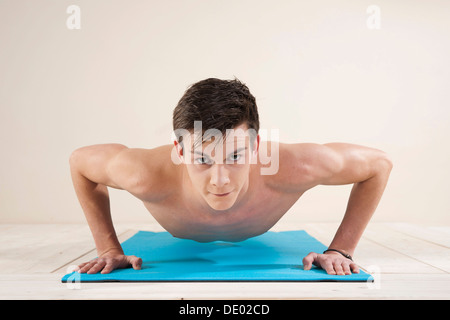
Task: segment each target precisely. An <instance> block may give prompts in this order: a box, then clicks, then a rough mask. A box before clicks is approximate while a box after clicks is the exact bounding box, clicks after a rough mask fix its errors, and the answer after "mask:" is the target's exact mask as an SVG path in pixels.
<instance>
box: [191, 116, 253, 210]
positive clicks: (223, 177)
mask: <svg viewBox="0 0 450 320" xmlns="http://www.w3.org/2000/svg"><path fill="white" fill-rule="evenodd" d="M246 129H247V126H246V125H241V126H238V127H236V128H234V131H233V134H231V135H227V136H226V138H225V139H223V138H221V139H212V140H213V141H211V140H210V141H206V142H203V144H201V145H200V144H198V145H197V146H194V145H193V143H190V144H188V145H184V151H183V156H182V158H183V162H184V163H185V164H186V170H187V173H188V175H189V178H190V180H191V183H192V186H193V187H194V189H195V190H196V191H197V192H198V193H199V195H200V196H201V197H202V198H203V199H204V200H205V201H206V202H207V203H208V205H209V206H210V207H211V208H213V209H215V210H227V209H229V208H231V207H232V206H233V204H234V203H235V202H236V200H237V198H238V196H239V195H240V194H243V193H245V192H246V191H247V188H248V181H249V172H250V164H251V163H254V162H253V161H254V159H255V157H256V153H257V143H258V139H256V141H255V144H254V146H253V147H254V148H252V146H251V145H250V138H249V135H248V134H247V131H246ZM252 160H253V161H252Z"/></svg>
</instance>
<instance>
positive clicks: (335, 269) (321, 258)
mask: <svg viewBox="0 0 450 320" xmlns="http://www.w3.org/2000/svg"><path fill="white" fill-rule="evenodd" d="M313 264H314V265H316V266H317V267H320V268H322V269H324V270H325V271H326V272H327V273H328V274H330V275H342V276H343V275H351V274H352V272H353V273H359V268H358V266H357V265H356V263H354V262H352V261H351V260H349V259H346V258H343V257H340V256H338V255H334V254H318V253H314V252H310V253H309V254H308V255H307V256H306V257H304V258H303V270H310V269H311V267H312V265H313Z"/></svg>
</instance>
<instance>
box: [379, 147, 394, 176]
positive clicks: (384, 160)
mask: <svg viewBox="0 0 450 320" xmlns="http://www.w3.org/2000/svg"><path fill="white" fill-rule="evenodd" d="M393 167H394V163H393V160H392V157H391V156H390V155H389V154H387V153H386V152H384V151H380V152H379V155H378V157H377V162H376V169H377V170H378V171H381V172H383V173H386V174H388V175H389V174H390V172H391V170H392V168H393Z"/></svg>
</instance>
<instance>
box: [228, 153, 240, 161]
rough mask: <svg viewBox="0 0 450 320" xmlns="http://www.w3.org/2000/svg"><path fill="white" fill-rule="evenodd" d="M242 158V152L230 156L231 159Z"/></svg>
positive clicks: (237, 159)
mask: <svg viewBox="0 0 450 320" xmlns="http://www.w3.org/2000/svg"><path fill="white" fill-rule="evenodd" d="M240 158H241V155H240V154H233V155H232V156H230V160H231V161H239V159H240Z"/></svg>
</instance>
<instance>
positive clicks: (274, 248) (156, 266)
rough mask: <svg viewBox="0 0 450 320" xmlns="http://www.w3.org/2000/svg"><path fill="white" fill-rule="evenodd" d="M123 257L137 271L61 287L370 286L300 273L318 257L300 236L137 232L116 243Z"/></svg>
mask: <svg viewBox="0 0 450 320" xmlns="http://www.w3.org/2000/svg"><path fill="white" fill-rule="evenodd" d="M122 248H123V250H124V252H125V254H126V255H135V256H138V257H140V258H142V260H143V263H142V269H141V270H134V269H132V268H127V269H117V270H114V271H112V272H111V273H109V274H100V273H97V274H86V273H82V274H79V273H77V272H74V273H70V274H66V275H65V276H64V277H63V278H62V282H78V281H79V282H103V281H137V282H139V281H179V282H181V281H360V282H366V281H373V279H372V277H371V276H370V275H369V274H367V273H366V272H364V271H362V270H360V273H359V274H352V275H345V276H338V275H329V274H327V273H326V272H325V271H324V270H322V269H319V268H316V267H314V266H313V268H312V269H311V270H308V271H305V270H303V265H302V259H303V257H305V256H306V255H307V254H308V253H309V252H311V251H314V252H319V253H321V252H323V251H324V250H325V249H326V246H324V245H323V244H322V243H320V242H319V241H317V240H316V239H314V238H313V237H311V236H310V235H309V234H308V233H306V232H305V231H284V232H271V231H269V232H266V233H264V234H262V235H260V236H257V237H254V238H250V239H247V240H244V241H241V242H223V241H215V242H209V243H199V242H196V241H193V240H184V239H179V238H175V237H173V236H172V235H171V234H170V233H168V232H156V233H155V232H148V231H139V232H138V233H136V234H135V235H134V236H133V237H131V238H130V239H128V240H126V241H124V242H123V243H122Z"/></svg>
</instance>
